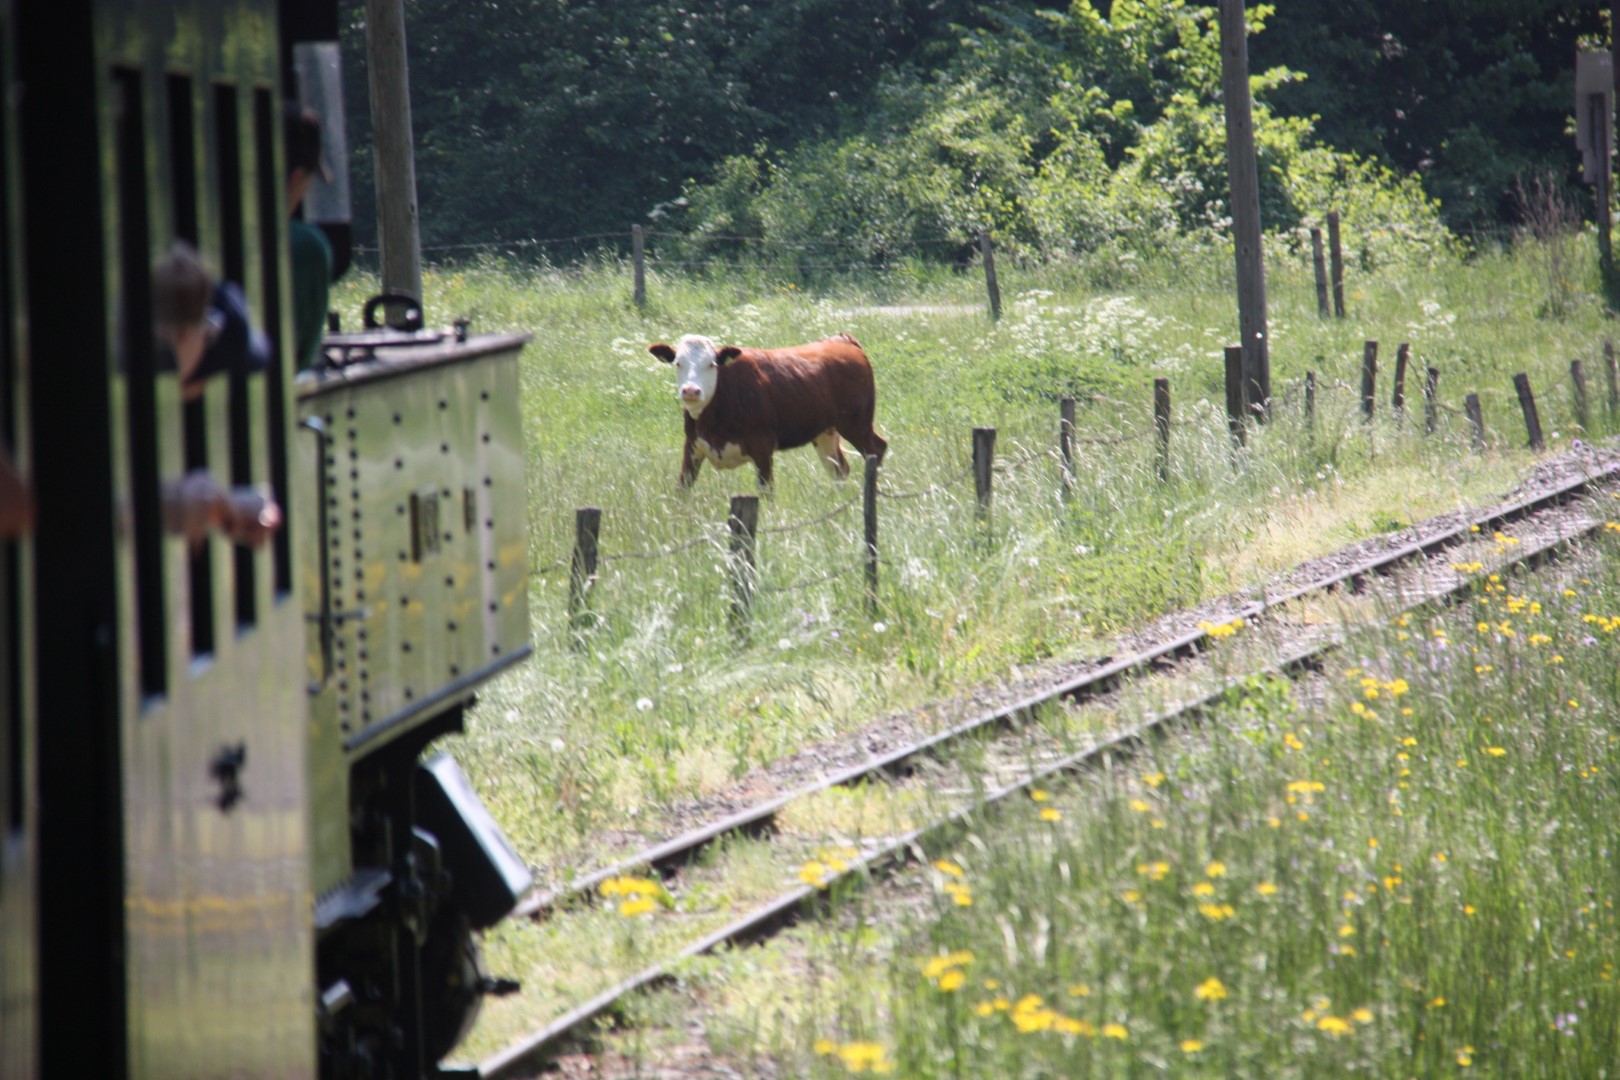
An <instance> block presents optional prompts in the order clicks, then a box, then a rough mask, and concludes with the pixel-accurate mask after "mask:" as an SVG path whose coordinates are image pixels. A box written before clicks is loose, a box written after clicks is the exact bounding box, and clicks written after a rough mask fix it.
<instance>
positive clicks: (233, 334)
mask: <svg viewBox="0 0 1620 1080" xmlns="http://www.w3.org/2000/svg"><path fill="white" fill-rule="evenodd" d="M152 305H153V313H152V314H153V321H152V325H153V333H154V336H155V337H156V339H157V343H158V345H159V346H161V347H164V348H167V349H168V350H169V351H170V352H171V353H172V354H173V357H174V365H175V369H176V370H177V371H178V372H179V374H180V387H181V390H180V393H181V397H182V398H183V399H184V400H185V401H188V402H190V401H195V400H196V399H198V398H200V397H201V396H202V393H203V391H204V390H205V389H206V384H207V381H208V378H209V376H211V375H216V374H220V373H225V372H243V373H246V372H251V371H257V370H262V369H263V368H264V367H265V366H266V365H267V364H268V363H269V355H270V349H269V345H268V343H267V342H265V341H264V338H263V335H262V334H261V333H260V332H259V331H258V330H257V329H255V328H254V327H253V325H252V322H251V320H250V319H249V317H248V312H247V305H246V303H245V302H244V301H243V299H242V293H241V290H240V289H238V288H236V287H235V286H234V285H231V284H229V283H228V282H227V283H216V282H215V281H214V279H213V277H212V275H210V274H209V273H208V269H207V267H205V266H204V265H203V262H202V259H201V258H200V257H199V256H198V254H197V252H196V250H195V249H194V248H192V247H191V245H190V244H187V243H185V242H184V241H176V242H175V243H174V245H173V246H171V247H170V249H169V251H168V253H167V254H165V255H164V256H163V258H161V259H159V260H158V263H157V265H156V266H155V267H154V268H153V274H152ZM163 527H164V529H165V530H166V531H168V532H171V533H178V534H181V535H183V536H185V538H186V541H187V542H188V543H189V544H190V545H191V546H192V547H197V546H199V545H201V544H202V542H203V540H205V539H206V538H207V536H208V533H209V532H210V531H211V530H213V529H216V528H217V529H218V530H219V531H220V532H222V533H224V534H225V535H226V536H228V537H230V539H231V540H233V541H234V542H236V543H238V544H250V545H252V546H254V547H257V546H259V545H260V544H263V543H264V542H265V540H267V539H268V538H269V536H270V534H271V533H273V532H275V531H276V530H277V529H279V528H280V527H281V507H280V506H278V505H277V504H276V500H275V496H274V495H273V494H272V493H270V492H269V491H268V490H267V489H261V488H257V487H237V488H231V489H229V490H227V489H225V488H222V487H221V486H220V485H219V484H218V483H216V482H215V480H214V478H213V477H212V476H211V475H210V474H209V472H208V470H206V469H193V470H192V471H190V472H188V473H187V474H186V475H185V476H183V477H181V478H180V479H178V480H166V481H164V483H163Z"/></svg>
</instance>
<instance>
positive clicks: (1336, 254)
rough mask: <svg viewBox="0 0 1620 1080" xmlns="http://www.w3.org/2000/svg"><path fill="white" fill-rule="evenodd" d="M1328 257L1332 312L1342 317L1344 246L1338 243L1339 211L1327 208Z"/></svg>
mask: <svg viewBox="0 0 1620 1080" xmlns="http://www.w3.org/2000/svg"><path fill="white" fill-rule="evenodd" d="M1327 224H1328V258H1329V260H1330V261H1331V262H1332V265H1333V314H1334V315H1335V316H1337V317H1338V318H1341V319H1342V318H1344V248H1343V247H1342V246H1341V245H1340V243H1339V212H1338V211H1337V210H1329V211H1328V216H1327Z"/></svg>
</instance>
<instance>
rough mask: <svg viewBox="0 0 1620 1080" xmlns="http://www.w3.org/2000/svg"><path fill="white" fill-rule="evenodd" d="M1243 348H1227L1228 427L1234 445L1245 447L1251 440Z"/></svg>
mask: <svg viewBox="0 0 1620 1080" xmlns="http://www.w3.org/2000/svg"><path fill="white" fill-rule="evenodd" d="M1243 389H1244V387H1243V346H1242V345H1228V346H1227V347H1226V426H1227V428H1228V429H1229V430H1230V431H1231V433H1232V445H1233V446H1244V445H1246V444H1247V443H1248V440H1249V430H1248V428H1249V425H1248V423H1247V422H1246V419H1247V413H1248V411H1249V410H1248V408H1247V407H1246V403H1245V402H1244V400H1243Z"/></svg>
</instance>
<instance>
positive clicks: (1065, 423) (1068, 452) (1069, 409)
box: [1058, 396, 1074, 499]
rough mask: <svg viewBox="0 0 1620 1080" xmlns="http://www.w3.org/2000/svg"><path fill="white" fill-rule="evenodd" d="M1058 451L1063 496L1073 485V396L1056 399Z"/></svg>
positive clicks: (1065, 495) (1066, 496)
mask: <svg viewBox="0 0 1620 1080" xmlns="http://www.w3.org/2000/svg"><path fill="white" fill-rule="evenodd" d="M1058 451H1059V453H1060V454H1061V455H1062V457H1063V497H1064V498H1065V499H1067V498H1068V497H1069V493H1070V491H1071V490H1072V489H1073V487H1074V398H1072V397H1067V396H1065V397H1063V398H1062V399H1061V400H1059V401H1058Z"/></svg>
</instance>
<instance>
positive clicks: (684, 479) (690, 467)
mask: <svg viewBox="0 0 1620 1080" xmlns="http://www.w3.org/2000/svg"><path fill="white" fill-rule="evenodd" d="M702 464H703V459H702V458H700V457H698V456H697V455H696V454H695V453H693V452H692V437H691V436H687V439H686V445H685V446H683V447H681V487H683V488H689V487H691V486H692V485H693V484H694V483H696V482H697V474H698V469H699V467H701V466H702Z"/></svg>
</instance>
